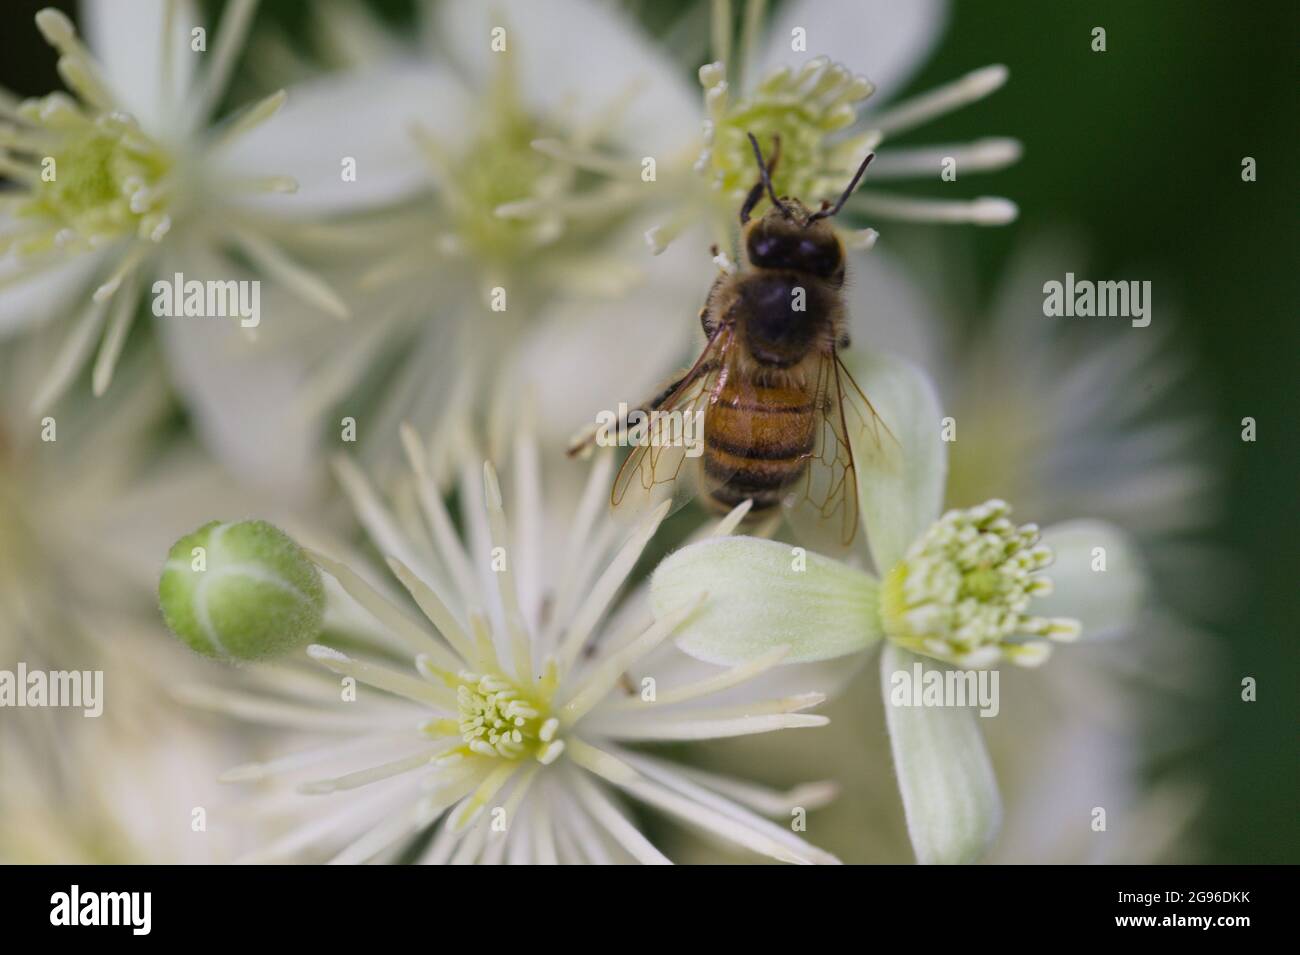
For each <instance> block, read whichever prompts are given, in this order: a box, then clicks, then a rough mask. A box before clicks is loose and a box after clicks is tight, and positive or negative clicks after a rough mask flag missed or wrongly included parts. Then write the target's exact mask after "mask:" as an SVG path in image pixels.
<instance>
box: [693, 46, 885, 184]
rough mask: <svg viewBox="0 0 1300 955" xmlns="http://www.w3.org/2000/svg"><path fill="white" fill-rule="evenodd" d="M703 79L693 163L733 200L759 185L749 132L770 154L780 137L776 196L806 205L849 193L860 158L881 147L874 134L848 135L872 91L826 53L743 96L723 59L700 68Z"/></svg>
mask: <svg viewBox="0 0 1300 955" xmlns="http://www.w3.org/2000/svg"><path fill="white" fill-rule="evenodd" d="M700 83H701V85H702V86H703V87H704V101H705V106H706V109H707V112H708V119H707V120H706V122H705V128H704V150H703V152H702V153H701V154H700V157H699V159H698V160H697V161H696V167H695V168H696V170H697V171H698V172H700V173H701V174H703V175H704V176H705V177H706V179H707V180H708V182H709V184H710V186H711V187H712V188H713V189H714V190H715V191H716V192H718V193H719V194H720V196H721V198H722V199H724V200H725V202H726V203H727V204H728V205H734V204H735V203H737V202H739V201H741V200H742V199H743V198H744V196H745V193H746V192H748V191H749V189H750V187H751V186H752V185H753V184H754V176H755V169H754V154H753V152H752V151H751V149H750V146H749V141H748V139H747V135H748V134H749V133H753V134H754V135H755V136H756V137H757V138H758V141H759V143H760V145H761V146H762V147H763V149H764V151H767V150H769V149H771V148H772V142H773V137H774V136H779V137H780V140H781V159H780V162H779V163H778V164H777V168H776V171H775V174H774V175H773V177H772V179H773V185H774V186H775V188H776V191H777V194H778V195H782V196H792V197H795V198H798V199H802V200H804V201H805V202H808V203H814V202H816V201H818V200H820V199H823V198H827V197H830V196H832V195H834V194H836V193H838V192H840V191H841V190H843V188H844V183H845V181H847V179H848V177H849V176H851V175H852V174H853V171H854V169H855V168H856V166H857V164H858V163H859V162H861V160H862V156H863V155H864V154H865V153H867V152H869V151H870V150H871V149H873V148H874V147H875V145H876V140H877V139H878V136H877V135H876V134H875V133H872V132H866V133H861V134H858V135H854V136H844V135H842V132H843V131H844V130H845V129H846V128H847V127H849V126H851V125H852V124H853V123H854V121H855V120H856V119H857V115H858V109H859V108H860V106H861V105H862V103H863V102H864V101H865V100H866V99H867V98H868V97H870V96H871V94H872V92H873V89H874V88H873V87H872V85H871V83H870V82H869V81H868V80H867V79H866V78H865V77H862V76H858V75H856V74H854V73H852V72H851V71H850V70H849V69H848V68H847V67H844V66H842V65H840V64H839V63H833V62H831V61H830V60H828V59H827V58H826V57H815V58H813V59H811V60H809V61H808V62H807V63H806V64H804V66H803V67H802V68H801V69H799V70H791V69H789V68H788V67H784V68H782V69H779V70H777V71H775V72H773V73H772V74H770V75H769V76H768V77H767V78H766V79H764V80H763V81H762V82H761V83H759V84H758V86H757V87H756V88H755V89H754V90H753V91H752V92H751V93H749V94H748V95H745V96H741V97H735V96H733V94H732V90H731V89H730V86H729V84H728V80H727V79H726V77H725V75H724V72H723V70H722V68H721V66H720V65H719V64H710V65H708V66H705V67H703V68H701V70H700ZM836 134H841V135H836Z"/></svg>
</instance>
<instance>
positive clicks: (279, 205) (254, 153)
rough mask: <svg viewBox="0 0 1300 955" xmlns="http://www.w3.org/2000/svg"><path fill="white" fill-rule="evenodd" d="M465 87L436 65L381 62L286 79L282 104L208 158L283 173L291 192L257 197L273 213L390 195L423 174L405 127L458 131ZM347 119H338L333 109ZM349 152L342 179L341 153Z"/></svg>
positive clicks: (251, 170)
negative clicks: (347, 173) (294, 81)
mask: <svg viewBox="0 0 1300 955" xmlns="http://www.w3.org/2000/svg"><path fill="white" fill-rule="evenodd" d="M466 96H467V94H466V93H465V92H464V90H463V89H462V87H461V86H460V84H459V83H458V82H457V81H456V79H455V78H454V77H453V76H452V75H451V74H450V73H449V72H448V71H447V70H445V69H443V68H440V67H436V66H433V65H426V64H422V63H415V62H411V61H396V62H389V63H383V64H380V65H378V66H375V67H372V68H366V69H359V70H355V71H351V72H347V73H338V74H333V75H330V76H326V77H323V78H321V79H318V80H312V81H310V82H307V83H303V84H301V85H299V86H294V87H291V88H290V89H289V91H288V99H287V100H286V102H285V105H284V108H283V109H281V110H280V111H279V112H278V113H277V114H276V115H275V116H273V117H272V118H271V119H269V120H267V121H266V122H264V123H262V124H261V125H259V126H257V127H256V128H255V129H253V130H251V131H249V132H248V133H246V134H245V135H243V136H241V137H239V138H238V139H236V140H235V141H234V142H233V143H231V145H230V147H229V148H228V149H227V150H225V151H223V152H222V153H221V154H220V155H219V156H217V157H216V162H218V163H219V168H220V170H221V171H222V172H223V173H224V174H227V175H232V176H236V177H247V178H256V177H265V176H270V175H287V176H292V177H293V178H294V179H295V180H297V183H298V190H297V192H296V193H294V194H293V195H292V196H289V197H284V196H259V197H257V198H256V199H254V200H250V201H252V202H255V203H258V204H273V207H274V209H275V211H276V212H277V213H278V214H283V215H288V216H293V215H320V214H328V213H337V212H350V211H356V210H360V209H366V208H370V207H374V206H378V205H381V204H384V203H390V202H395V201H397V200H399V199H402V198H404V197H406V196H408V195H410V194H411V193H413V192H415V191H416V190H417V189H419V188H420V187H421V186H423V185H425V184H427V183H428V182H430V173H429V168H428V165H427V163H426V162H425V160H424V157H423V156H422V155H421V153H420V147H419V144H418V143H417V141H416V138H415V137H414V136H413V135H412V127H413V126H419V127H421V128H423V129H426V130H428V131H429V132H430V133H431V134H432V135H433V136H434V138H436V139H438V140H441V141H448V140H451V141H455V140H457V139H460V138H463V136H464V129H465V121H466V117H465V115H464V112H463V110H464V107H465V104H466ZM341 116H343V117H347V119H346V121H345V122H340V121H339V117H341ZM349 157H350V158H352V159H354V160H356V178H355V180H351V181H344V179H343V176H342V172H343V166H342V163H343V160H344V159H345V158H349Z"/></svg>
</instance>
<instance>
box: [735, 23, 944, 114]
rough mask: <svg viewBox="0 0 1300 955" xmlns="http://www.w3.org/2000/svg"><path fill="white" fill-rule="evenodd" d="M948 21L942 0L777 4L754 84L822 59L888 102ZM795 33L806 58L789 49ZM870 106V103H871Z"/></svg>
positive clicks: (924, 57)
mask: <svg viewBox="0 0 1300 955" xmlns="http://www.w3.org/2000/svg"><path fill="white" fill-rule="evenodd" d="M947 19H948V4H947V3H946V2H945V0H908V2H907V3H898V2H896V0H796V2H794V3H788V4H783V5H782V7H781V9H780V13H779V14H778V15H777V16H776V17H775V18H774V19H773V21H772V27H771V29H770V30H769V32H768V41H767V48H766V50H765V51H764V53H763V54H762V57H761V60H760V62H761V64H762V65H761V67H760V71H759V74H758V76H757V77H756V78H761V77H762V76H765V75H766V74H767V73H768V71H770V70H773V69H775V68H776V67H779V66H789V67H791V68H792V69H798V68H799V67H800V66H802V65H803V64H804V63H806V62H807V61H808V59H809V58H811V57H813V56H828V57H830V58H831V59H832V60H835V61H836V62H839V63H843V64H844V65H845V66H847V67H848V68H849V69H851V70H853V71H855V72H858V73H862V74H864V75H865V76H866V77H867V79H869V80H871V82H873V83H875V84H876V89H877V90H878V91H880V92H878V93H877V94H876V95H877V96H880V95H881V94H882V93H883V95H884V96H885V97H891V98H892V97H893V96H894V95H895V94H896V93H898V92H899V91H900V90H901V89H902V88H903V84H904V83H906V82H907V80H908V79H909V78H910V77H911V75H912V74H913V73H914V72H915V71H916V70H917V69H918V68H919V67H920V66H921V65H922V64H923V63H924V62H925V60H926V58H927V57H928V56H929V54H930V50H931V49H933V47H934V45H935V43H937V42H938V40H939V36H940V34H942V32H943V28H944V25H945V23H946V21H947ZM795 27H802V28H803V29H804V30H806V31H807V34H806V35H807V41H808V43H807V46H808V49H807V52H796V51H795V50H793V49H791V47H792V45H793V44H792V42H791V41H792V39H793V34H792V32H791V31H793V30H794V29H795ZM873 101H874V97H873Z"/></svg>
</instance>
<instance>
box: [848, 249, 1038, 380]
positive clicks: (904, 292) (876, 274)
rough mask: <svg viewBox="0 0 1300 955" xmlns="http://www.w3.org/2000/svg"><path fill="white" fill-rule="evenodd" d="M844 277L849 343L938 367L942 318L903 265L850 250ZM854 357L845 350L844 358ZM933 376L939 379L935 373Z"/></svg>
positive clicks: (877, 252) (878, 252) (879, 252)
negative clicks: (850, 338)
mask: <svg viewBox="0 0 1300 955" xmlns="http://www.w3.org/2000/svg"><path fill="white" fill-rule="evenodd" d="M848 274H849V280H848V282H847V283H845V290H844V292H845V300H846V302H847V304H848V313H849V334H850V335H851V336H852V339H853V341H855V342H863V343H865V342H870V343H871V345H872V347H873V348H878V349H881V350H882V351H887V352H889V353H890V354H893V355H897V356H898V357H899V358H902V359H905V360H906V361H910V362H913V363H914V364H916V365H919V366H920V367H921V368H924V369H927V370H937V369H940V368H942V367H943V365H942V364H941V359H942V357H943V351H942V347H943V345H944V341H943V336H942V334H941V333H942V331H943V328H944V324H943V323H944V317H945V316H944V315H943V314H942V312H941V311H940V309H939V306H938V304H937V303H936V302H935V301H934V300H933V299H932V298H931V297H930V296H929V295H928V294H927V293H926V291H925V290H924V289H923V288H922V287H921V285H920V283H919V282H917V281H916V279H915V277H914V275H913V273H912V272H910V271H909V269H908V265H907V263H906V262H904V261H903V260H902V259H901V258H899V257H898V256H897V255H894V254H893V253H892V252H890V251H889V249H887V248H883V247H882V246H880V245H877V246H876V247H875V248H873V249H871V250H870V251H856V252H850V253H849V268H848ZM1039 297H1040V298H1041V295H1040V296H1039ZM853 354H854V352H853V351H852V350H850V351H847V352H845V354H844V358H845V360H848V359H849V358H850V357H851V356H852V355H853ZM935 377H936V378H939V379H940V380H942V378H941V376H939V375H938V374H936V375H935ZM867 394H868V397H871V394H870V392H868V393H867ZM872 400H873V401H874V400H875V398H872Z"/></svg>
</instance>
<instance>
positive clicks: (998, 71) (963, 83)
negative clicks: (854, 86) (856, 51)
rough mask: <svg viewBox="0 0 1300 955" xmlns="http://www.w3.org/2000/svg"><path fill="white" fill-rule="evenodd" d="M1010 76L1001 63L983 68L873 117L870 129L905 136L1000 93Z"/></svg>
mask: <svg viewBox="0 0 1300 955" xmlns="http://www.w3.org/2000/svg"><path fill="white" fill-rule="evenodd" d="M1008 76H1010V71H1008V70H1007V68H1006V67H1005V66H1003V65H1002V64H1001V63H996V64H993V65H991V66H985V67H982V68H981V69H978V70H974V71H973V72H970V73H967V74H966V75H965V76H963V77H961V78H960V79H958V80H954V81H953V82H951V83H949V84H947V85H946V86H941V87H939V88H938V89H936V90H931V91H930V92H928V93H923V94H921V95H920V96H917V97H916V98H915V99H911V100H908V101H906V102H904V103H899V104H898V105H897V106H895V107H893V108H892V109H890V110H888V111H886V112H884V113H882V114H881V115H879V116H875V117H873V118H872V120H871V126H872V128H874V129H877V130H879V131H880V132H882V133H887V134H889V135H891V136H892V135H897V134H898V133H902V132H906V131H907V130H909V129H912V128H914V127H916V126H920V125H921V124H923V123H926V122H929V121H930V120H931V119H934V118H935V117H936V116H942V115H943V114H945V113H951V112H953V111H954V110H957V109H960V108H961V107H963V106H966V105H968V104H970V103H974V102H977V101H979V100H981V99H983V98H984V97H986V96H988V95H989V94H990V93H993V92H994V91H996V90H997V89H999V88H1000V87H1001V86H1002V84H1003V83H1005V82H1006V81H1007V77H1008Z"/></svg>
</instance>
